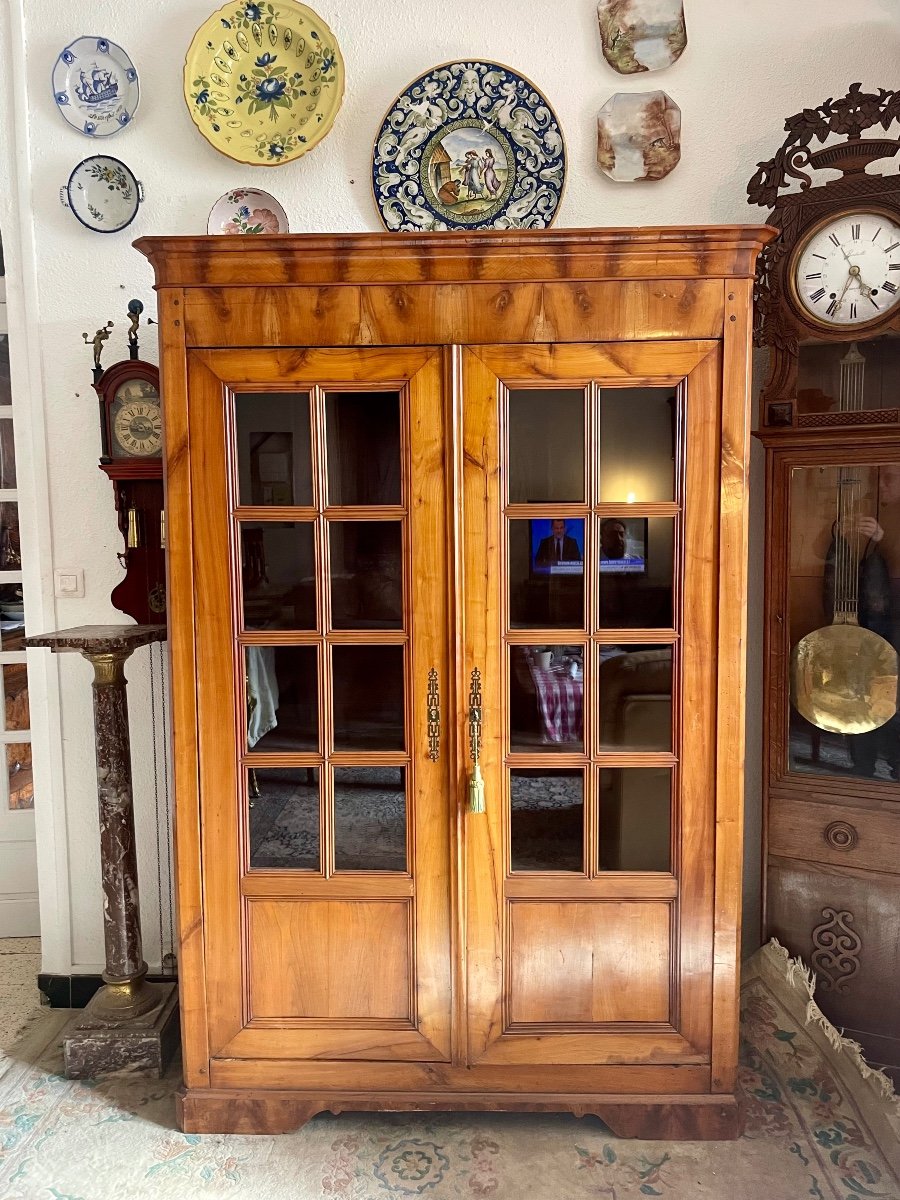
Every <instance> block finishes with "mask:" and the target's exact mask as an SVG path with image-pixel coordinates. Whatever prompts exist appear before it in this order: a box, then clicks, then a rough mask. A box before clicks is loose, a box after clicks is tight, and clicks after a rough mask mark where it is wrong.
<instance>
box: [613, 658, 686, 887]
mask: <svg viewBox="0 0 900 1200" xmlns="http://www.w3.org/2000/svg"><path fill="white" fill-rule="evenodd" d="M671 693H672V650H671V647H670V646H660V647H658V648H656V649H653V650H635V651H631V652H630V653H627V654H621V655H618V656H617V657H615V658H609V659H607V660H606V661H605V662H604V663H603V664H602V665H601V667H600V689H599V696H600V704H599V707H600V745H601V748H602V749H603V750H612V751H615V750H627V751H634V750H645V751H646V750H671V749H672V732H671V730H672V695H671ZM670 775H671V772H670V771H669V769H668V768H647V767H644V768H620V769H612V770H607V771H603V772H602V773H601V784H600V827H601V838H600V860H601V867H602V868H603V869H605V870H607V871H616V870H619V871H660V870H668V869H669V839H670V834H669V829H670V796H669V791H670Z"/></svg>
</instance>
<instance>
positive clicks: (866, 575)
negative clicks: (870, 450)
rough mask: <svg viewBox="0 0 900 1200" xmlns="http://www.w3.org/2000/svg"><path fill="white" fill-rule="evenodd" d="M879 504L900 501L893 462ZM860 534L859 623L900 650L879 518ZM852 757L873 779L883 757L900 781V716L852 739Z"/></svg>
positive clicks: (884, 473) (881, 479)
mask: <svg viewBox="0 0 900 1200" xmlns="http://www.w3.org/2000/svg"><path fill="white" fill-rule="evenodd" d="M878 499H879V505H882V504H883V505H892V504H897V503H898V502H900V463H890V464H888V465H886V466H883V467H881V468H880V469H879V471H878ZM856 532H857V534H858V535H860V537H862V538H867V539H868V542H867V543H866V544H865V549H864V550H863V554H862V557H861V559H860V563H859V613H858V617H859V623H860V625H862V626H863V628H865V629H871V630H872V631H873V633H877V634H879V636H881V637H883V638H884V640H885V641H886V642H889V643H890V644H891V645H892V646H893V647H894V649H895V650H896V649H898V642H900V639H898V637H897V620H898V617H900V613H898V612H897V605H896V604H895V602H894V597H893V588H892V581H891V571H890V567H889V564H888V561H887V559H886V558H885V556H884V551H883V547H882V545H881V543H882V540H883V538H884V529H883V528H882V526H881V524H880V523H879V521H878V520H877V519H876V518H875V517H860V518H859V519H858V521H857V522H856ZM849 743H850V757H851V759H852V760H853V771H854V774H856V775H865V776H866V777H868V778H870V779H871V778H873V777H874V776H875V775H876V774H877V763H878V758H879V756H882V757H883V758H884V760H885V762H886V763H887V765H888V770H889V771H890V775H891V778H892V779H900V714H898V713H895V714H894V716H892V717H891V718H890V720H889V721H886V722H885V724H884V725H882V726H880V728H878V729H873V730H871V732H869V733H859V734H855V735H853V734H851V735H850V736H849Z"/></svg>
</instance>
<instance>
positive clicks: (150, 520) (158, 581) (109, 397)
mask: <svg viewBox="0 0 900 1200" xmlns="http://www.w3.org/2000/svg"><path fill="white" fill-rule="evenodd" d="M131 303H132V304H135V303H136V302H135V301H132V302H131ZM129 312H132V309H131V306H129ZM139 312H140V310H139V309H138V310H137V311H136V313H134V312H132V317H133V323H134V326H135V328H134V331H133V333H132V334H131V335H130V338H129V344H130V350H131V355H130V357H129V358H127V359H125V360H123V361H122V362H117V363H115V364H114V365H113V366H111V367H109V368H107V369H106V370H105V371H104V370H102V369H101V368H100V366H99V365H97V366H95V368H94V384H93V386H94V390H95V391H96V393H97V395H98V397H99V400H100V439H101V455H100V469H101V471H103V472H105V474H106V475H107V476H108V478H109V479H110V480H111V482H112V485H113V491H114V494H115V502H116V513H117V515H118V523H119V529H120V530H121V533H122V536H123V538H124V539H125V551H124V553H121V554H120V555H119V560H120V561H121V563H122V566H123V567H124V568H125V578H124V579H123V580H122V582H121V583H120V584H119V585H118V586H117V587H116V588H114V589H113V592H112V594H111V597H110V599H111V600H112V602H113V604H114V605H115V606H116V608H118V609H119V610H120V611H121V612H124V613H127V614H128V615H129V616H131V617H134V619H135V620H136V621H137V622H138V624H139V625H153V624H158V623H159V622H160V621H162V620H164V619H165V615H166V563H165V513H164V508H163V481H162V477H163V465H162V446H163V441H162V412H161V408H160V394H159V368H158V367H156V366H154V364H153V363H149V362H144V361H143V360H141V359H140V358H138V357H137V353H138V344H137V336H136V322H134V317H135V316H136V315H139Z"/></svg>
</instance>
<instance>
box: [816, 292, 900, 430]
mask: <svg viewBox="0 0 900 1200" xmlns="http://www.w3.org/2000/svg"><path fill="white" fill-rule="evenodd" d="M873 286H876V285H873ZM872 312H873V315H877V314H875V310H874V309H873V310H872ZM851 347H853V349H852V352H851ZM848 352H851V353H852V356H853V358H854V359H855V358H856V357H857V356H861V357H862V364H861V366H860V365H857V366H856V368H855V370H854V375H855V377H856V379H857V380H858V382H859V384H860V385H861V386H860V389H859V392H858V394H855V395H854V403H853V407H859V408H863V409H874V408H896V407H897V397H898V396H900V336H898V334H896V333H893V332H892V333H886V334H882V335H881V336H879V337H877V338H872V339H871V340H869V341H865V342H855V343H854V342H852V341H848V342H819V341H815V342H806V343H804V344H802V345H801V346H800V352H799V356H798V360H797V412H799V413H816V414H821V413H831V412H840V411H841V374H842V369H841V362H842V360H844V374H845V378H846V373H847V366H848V364H847V361H846V360H847V355H848ZM844 397H845V399H844V404H845V407H850V405H849V404H848V389H847V386H846V382H845V385H844Z"/></svg>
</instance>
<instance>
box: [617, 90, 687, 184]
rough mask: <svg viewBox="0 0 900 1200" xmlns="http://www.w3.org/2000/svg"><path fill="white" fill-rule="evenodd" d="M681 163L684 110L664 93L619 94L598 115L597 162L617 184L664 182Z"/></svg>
mask: <svg viewBox="0 0 900 1200" xmlns="http://www.w3.org/2000/svg"><path fill="white" fill-rule="evenodd" d="M680 160H681V109H680V108H679V107H678V105H677V104H676V103H675V101H674V100H672V99H671V97H670V96H667V95H666V93H665V92H616V94H615V95H614V96H610V98H609V99H608V100H607V102H606V103H605V104H604V105H603V107H602V108H601V109H600V112H599V113H598V115H597V163H598V165H599V167H600V169H601V170H602V171H603V172H604V174H606V175H608V176H609V177H610V179H614V180H615V181H616V182H617V183H634V182H636V181H638V180H645V179H662V178H663V177H664V176H665V175H668V174H669V172H670V171H673V170H674V169H675V167H677V166H678V163H679V162H680Z"/></svg>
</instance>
